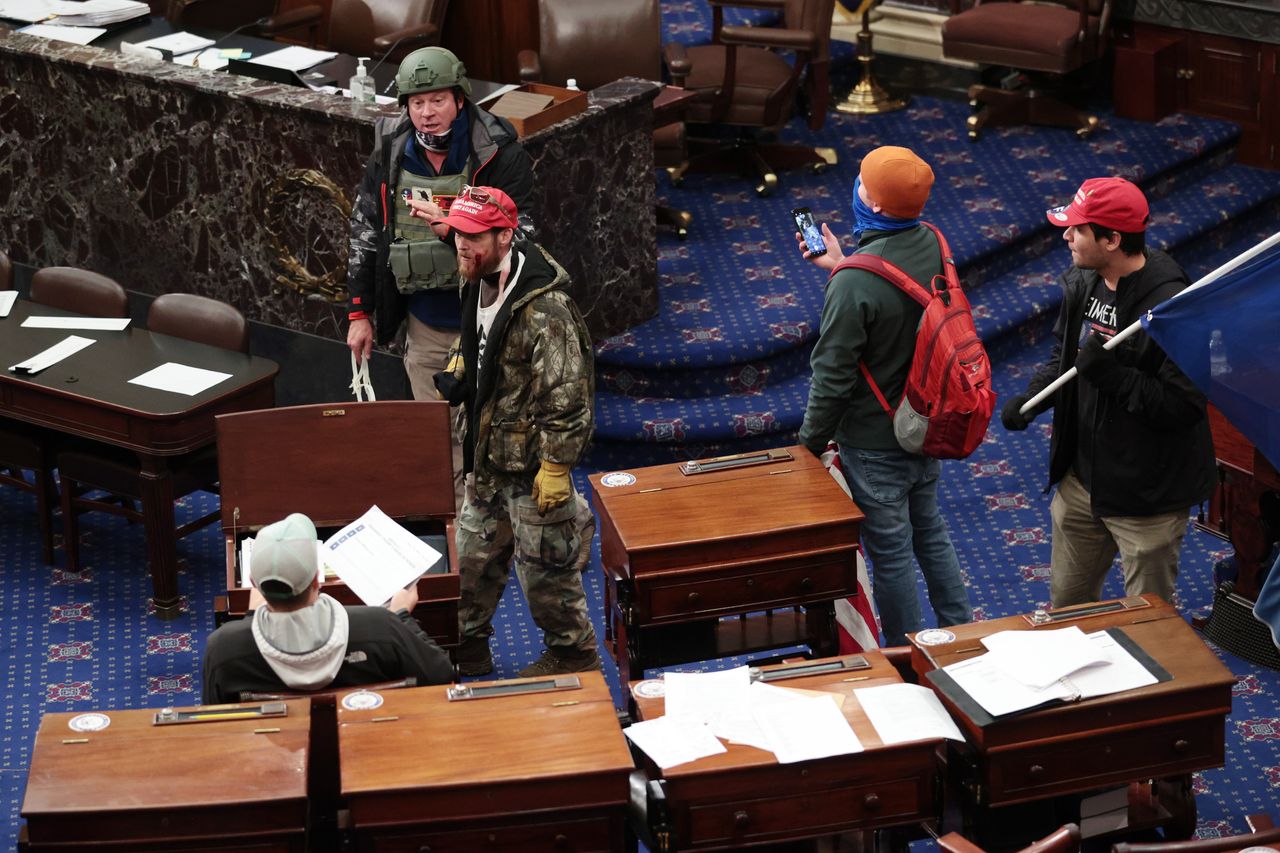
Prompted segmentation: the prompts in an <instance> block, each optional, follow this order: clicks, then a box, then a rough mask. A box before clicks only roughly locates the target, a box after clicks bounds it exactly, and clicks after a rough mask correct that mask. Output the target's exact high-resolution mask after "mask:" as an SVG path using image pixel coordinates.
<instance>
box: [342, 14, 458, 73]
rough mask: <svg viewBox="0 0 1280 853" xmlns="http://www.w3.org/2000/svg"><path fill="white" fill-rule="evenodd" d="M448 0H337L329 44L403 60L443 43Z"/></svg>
mask: <svg viewBox="0 0 1280 853" xmlns="http://www.w3.org/2000/svg"><path fill="white" fill-rule="evenodd" d="M448 8H449V3H448V0H333V6H332V7H331V8H330V10H329V48H330V49H331V50H338V51H342V52H343V53H349V54H351V55H352V56H368V57H373V58H374V59H382V58H384V57H385V58H386V59H387V60H388V61H391V62H399V61H400V60H401V59H403V58H404V57H405V56H406V55H408V54H409V53H410V52H411V51H414V50H417V49H418V48H420V47H430V46H431V45H436V44H439V43H440V32H441V30H442V29H443V28H444V15H445V12H446V11H448Z"/></svg>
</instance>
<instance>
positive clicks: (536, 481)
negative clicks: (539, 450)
mask: <svg viewBox="0 0 1280 853" xmlns="http://www.w3.org/2000/svg"><path fill="white" fill-rule="evenodd" d="M572 496H573V484H572V483H570V482H569V466H568V465H563V464H561V463H559V462H548V461H547V460H545V459H544V460H542V467H540V468H539V469H538V475H537V476H536V477H534V478H533V499H534V500H535V501H537V502H538V512H540V513H542V514H543V515H546V514H547V510H549V509H551V508H552V507H557V506H560V505H561V504H562V503H564V502H565V501H567V500H569V498H570V497H572Z"/></svg>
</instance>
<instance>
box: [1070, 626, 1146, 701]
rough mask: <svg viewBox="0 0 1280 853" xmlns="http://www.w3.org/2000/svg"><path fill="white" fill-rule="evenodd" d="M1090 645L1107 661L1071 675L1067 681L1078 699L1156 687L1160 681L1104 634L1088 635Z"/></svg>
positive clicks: (1097, 632)
mask: <svg viewBox="0 0 1280 853" xmlns="http://www.w3.org/2000/svg"><path fill="white" fill-rule="evenodd" d="M1088 636H1089V642H1091V643H1093V645H1094V648H1095V649H1096V650H1097V651H1098V653H1099V654H1101V655H1102V656H1103V657H1105V658H1106V661H1107V662H1106V664H1105V665H1103V666H1091V667H1089V668H1088V669H1082V670H1080V671H1079V672H1075V673H1072V674H1071V675H1070V676H1069V677H1068V678H1067V679H1066V680H1067V682H1068V683H1069V684H1070V685H1071V686H1072V687H1074V688H1075V689H1076V690H1077V691H1079V693H1080V698H1082V699H1091V698H1093V697H1094V696H1107V695H1109V694H1112V693H1119V692H1120V691H1122V690H1133V689H1135V688H1138V687H1146V686H1147V685H1148V684H1155V683H1156V682H1157V681H1158V680H1159V679H1157V678H1156V677H1155V676H1154V675H1152V674H1151V671H1150V670H1149V669H1147V668H1146V667H1145V666H1143V665H1142V663H1141V662H1140V661H1138V659H1137V658H1135V657H1134V656H1133V655H1131V654H1129V652H1128V650H1126V649H1125V648H1124V646H1121V645H1120V644H1119V643H1117V642H1116V641H1115V638H1114V637H1112V636H1111V635H1110V634H1109V633H1107V632H1106V631H1095V632H1094V633H1092V634H1089V635H1088Z"/></svg>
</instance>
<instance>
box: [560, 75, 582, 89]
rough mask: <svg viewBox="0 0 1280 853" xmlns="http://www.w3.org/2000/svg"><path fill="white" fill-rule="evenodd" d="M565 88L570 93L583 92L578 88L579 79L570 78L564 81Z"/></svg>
mask: <svg viewBox="0 0 1280 853" xmlns="http://www.w3.org/2000/svg"><path fill="white" fill-rule="evenodd" d="M564 87H565V88H566V89H568V90H569V91H570V92H581V91H582V90H581V89H579V88H578V81H577V79H576V78H573V77H570V78H569V79H568V80H566V81H564Z"/></svg>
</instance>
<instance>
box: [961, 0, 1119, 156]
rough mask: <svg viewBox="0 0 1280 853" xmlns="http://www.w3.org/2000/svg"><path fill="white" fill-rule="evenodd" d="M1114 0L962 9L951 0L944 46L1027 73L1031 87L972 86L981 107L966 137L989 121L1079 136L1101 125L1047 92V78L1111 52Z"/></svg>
mask: <svg viewBox="0 0 1280 853" xmlns="http://www.w3.org/2000/svg"><path fill="white" fill-rule="evenodd" d="M1110 27H1111V0H1058V2H1048V0H1037V2H1035V3H1029V2H1027V3H1024V2H984V0H976V2H975V3H974V6H973V8H971V9H968V10H966V11H963V12H961V11H960V0H951V17H950V18H948V19H947V21H946V23H945V24H943V26H942V52H943V54H944V55H946V57H947V58H948V59H963V60H967V61H969V62H977V63H979V64H981V65H987V66H1002V67H1008V68H1014V69H1016V70H1018V71H1023V72H1026V76H1027V78H1028V79H1027V80H1026V81H1025V82H1026V85H1023V86H1021V87H1019V88H1013V89H1007V88H1002V87H996V86H984V85H976V86H971V87H969V101H970V103H971V104H973V106H974V107H975V108H976V109H977V112H975V113H974V114H973V115H971V116H969V119H968V126H969V138H970V139H977V138H978V132H979V131H980V130H981V129H982V128H984V127H995V126H998V125H1016V124H1040V125H1049V126H1052V127H1071V128H1075V131H1076V133H1077V135H1079V136H1080V138H1081V139H1083V138H1084V137H1086V136H1088V135H1089V134H1091V133H1093V131H1094V130H1096V129H1097V127H1098V117H1097V116H1095V115H1092V114H1091V113H1089V112H1086V111H1085V110H1081V109H1077V108H1076V107H1075V106H1072V105H1071V104H1069V103H1067V102H1066V101H1064V100H1060V99H1059V98H1058V97H1056V96H1053V95H1050V94H1048V93H1047V90H1046V88H1045V84H1046V83H1048V82H1049V81H1051V80H1054V79H1056V80H1058V81H1059V82H1060V81H1061V78H1063V77H1064V76H1065V75H1067V74H1070V73H1072V72H1075V71H1078V70H1080V69H1082V68H1085V67H1086V66H1090V65H1095V66H1096V64H1097V63H1098V61H1099V60H1101V59H1102V58H1103V57H1105V56H1106V53H1107V49H1108V46H1109V41H1110V39H1109V31H1110Z"/></svg>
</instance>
